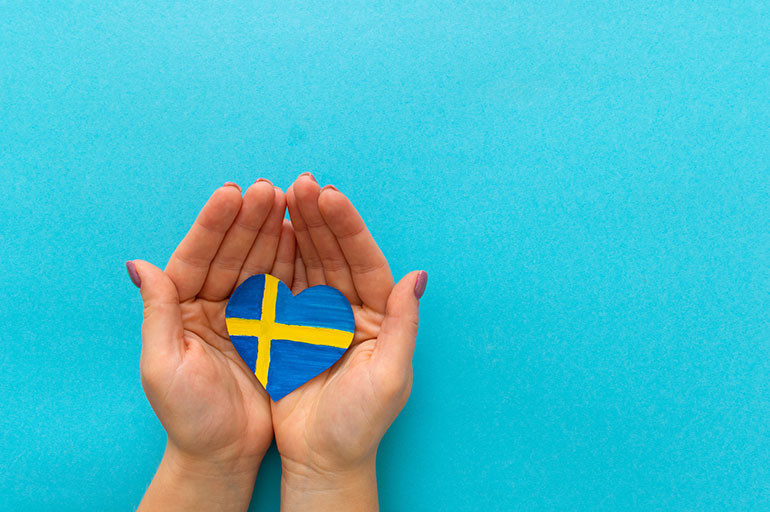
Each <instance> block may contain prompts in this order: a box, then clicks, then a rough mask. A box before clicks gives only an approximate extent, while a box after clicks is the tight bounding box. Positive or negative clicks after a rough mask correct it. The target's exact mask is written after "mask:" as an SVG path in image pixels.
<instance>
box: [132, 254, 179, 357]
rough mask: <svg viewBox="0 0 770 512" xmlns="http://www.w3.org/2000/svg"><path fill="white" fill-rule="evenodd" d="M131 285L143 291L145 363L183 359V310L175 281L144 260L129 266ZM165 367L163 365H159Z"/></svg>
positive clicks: (143, 355) (143, 354)
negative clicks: (181, 357)
mask: <svg viewBox="0 0 770 512" xmlns="http://www.w3.org/2000/svg"><path fill="white" fill-rule="evenodd" d="M126 268H127V270H128V275H129V277H130V278H131V281H133V283H134V284H135V285H136V286H138V287H139V291H140V292H141V294H142V302H143V303H144V322H143V323H142V359H143V361H144V362H145V363H149V364H150V365H151V366H154V364H153V362H152V361H164V360H165V361H166V364H167V363H168V360H169V359H171V360H173V359H174V358H179V357H180V356H181V353H182V338H183V332H184V329H183V327H182V310H181V308H180V307H179V294H178V293H177V289H176V286H175V285H174V282H173V281H171V278H170V277H168V276H167V275H166V273H165V272H163V271H162V270H161V269H159V268H158V267H156V266H155V265H153V264H152V263H148V262H146V261H142V260H134V261H128V262H126ZM159 364H161V363H159Z"/></svg>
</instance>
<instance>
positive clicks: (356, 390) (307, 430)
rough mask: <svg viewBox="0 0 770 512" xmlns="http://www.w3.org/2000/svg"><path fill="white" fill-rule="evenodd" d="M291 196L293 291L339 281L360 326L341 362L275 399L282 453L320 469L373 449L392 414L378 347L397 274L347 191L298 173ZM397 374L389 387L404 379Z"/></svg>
mask: <svg viewBox="0 0 770 512" xmlns="http://www.w3.org/2000/svg"><path fill="white" fill-rule="evenodd" d="M287 201H288V205H289V212H290V214H291V219H292V224H293V227H294V231H295V234H296V239H297V244H298V247H299V252H300V253H301V258H298V260H297V265H296V268H295V273H294V286H293V288H292V291H293V292H294V293H295V294H296V293H299V292H301V291H302V290H303V289H304V288H306V287H308V286H315V285H319V284H329V285H331V286H334V287H335V288H337V289H339V290H340V291H341V292H342V293H343V294H345V296H346V297H347V298H348V300H350V302H351V305H352V308H353V314H354V316H355V325H356V327H355V334H354V338H353V343H352V345H351V347H350V348H349V349H348V350H347V351H346V353H345V354H344V356H343V357H342V358H341V359H340V360H339V361H338V362H337V363H335V364H334V365H333V366H332V367H331V368H329V369H328V370H326V371H325V372H323V373H321V374H320V375H319V376H317V377H316V378H314V379H312V380H311V381H310V382H308V383H306V384H305V385H303V386H302V387H300V388H298V389H297V390H295V391H294V392H292V393H290V394H289V395H287V396H286V397H284V398H283V399H281V400H279V401H278V402H273V403H272V416H273V428H274V430H275V436H276V442H277V443H278V450H279V451H280V453H281V456H282V457H283V458H284V459H288V460H290V461H293V462H297V463H303V464H312V465H315V466H316V467H318V468H320V469H324V467H338V466H339V465H340V464H351V463H355V462H356V461H355V460H354V459H355V458H357V457H360V454H362V453H367V451H368V450H371V449H374V448H372V447H371V445H372V442H373V441H374V440H376V439H379V436H381V435H382V434H383V433H384V429H386V428H387V425H388V424H389V422H390V421H392V418H390V419H389V420H388V419H387V418H389V417H390V416H393V417H395V414H394V413H393V411H392V409H393V407H391V404H390V403H389V402H388V401H387V400H381V399H380V398H382V397H381V396H379V394H380V392H381V391H380V390H381V387H382V384H383V375H385V374H386V373H387V370H388V369H389V368H390V366H388V365H386V364H384V362H386V361H384V358H383V356H382V355H381V354H378V345H379V344H378V343H377V338H378V336H379V335H380V332H381V328H382V326H383V321H384V319H385V317H386V304H387V300H388V297H389V295H390V293H391V290H392V289H393V277H392V275H391V273H390V269H389V267H388V264H387V261H386V260H385V258H384V256H383V255H382V253H381V252H380V250H379V248H378V247H377V245H376V243H374V240H373V239H372V238H371V235H370V234H369V232H368V231H367V230H366V228H365V225H364V224H363V221H362V220H361V218H360V216H359V215H358V213H357V212H356V211H355V209H354V208H353V206H352V205H351V204H350V202H349V201H348V200H347V198H345V197H344V196H343V195H342V194H340V193H339V192H337V191H334V192H333V193H331V192H327V191H326V190H324V193H323V194H321V193H320V191H319V187H318V185H317V184H316V183H315V182H314V181H313V180H311V179H309V178H303V177H301V178H299V179H298V180H297V181H296V182H295V183H294V185H293V186H292V187H291V188H290V189H289V191H288V192H287ZM385 379H386V380H387V376H386V377H385ZM410 379H411V377H410V376H409V380H410ZM396 380H398V379H397V378H394V382H393V384H394V386H391V389H395V388H396V387H399V386H400V385H401V381H399V382H396ZM399 390H400V391H401V392H403V391H404V389H402V388H400V389H399ZM389 392H390V391H389ZM407 393H408V390H407ZM389 398H392V397H389ZM404 399H405V397H404ZM400 400H401V398H400V397H399V398H398V399H397V400H396V402H398V401H400ZM401 405H403V403H401ZM396 406H397V408H400V406H398V404H396ZM395 412H396V413H397V411H395ZM383 417H384V418H386V419H385V420H384V421H383V420H382V418H383ZM383 423H384V426H383ZM375 425H376V426H375ZM372 429H374V430H379V429H381V430H382V431H375V432H372Z"/></svg>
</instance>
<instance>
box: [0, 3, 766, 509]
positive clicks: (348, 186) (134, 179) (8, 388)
mask: <svg viewBox="0 0 770 512" xmlns="http://www.w3.org/2000/svg"><path fill="white" fill-rule="evenodd" d="M728 4H729V5H728ZM769 126H770V4H768V3H767V2H763V1H755V2H721V1H704V2H677V1H670V2H648V1H641V2H614V1H606V2H602V1H586V2H568V1H552V2H534V1H532V2H513V1H488V2H467V1H458V2H438V1H411V2H403V1H391V2H386V3H365V2H342V1H336V2H294V1H280V2H276V1H267V2H245V1H233V2H227V3H225V2H211V1H207V2H202V1H189V2H149V1H135V0H132V1H115V2H101V3H98V2H88V1H82V2H74V1H61V2H27V1H21V0H16V1H10V2H9V1H0V172H1V173H2V178H3V179H2V181H1V184H0V196H1V197H2V200H1V201H0V276H1V279H2V292H1V293H0V325H2V327H3V331H2V339H3V342H2V350H0V366H1V368H2V369H1V370H0V390H1V391H2V398H1V399H0V467H2V477H1V478H0V509H3V510H127V509H132V508H133V507H135V506H136V505H137V504H138V502H139V500H140V498H141V496H142V493H143V491H144V489H145V487H146V486H147V484H148V483H149V481H150V479H151V477H152V474H153V471H154V469H155V466H156V464H157V463H158V461H159V459H160V457H161V454H162V449H163V445H164V440H165V435H164V432H163V430H162V429H161V427H160V424H159V423H158V421H157V420H156V419H155V417H154V416H153V413H152V410H151V409H150V407H149V405H148V404H147V402H146V401H145V398H144V395H143V393H142V389H141V386H140V382H139V366H138V362H139V351H140V332H139V329H140V322H141V304H140V300H139V294H138V293H137V291H136V289H135V288H134V287H133V285H132V284H131V283H130V281H129V280H128V277H127V276H126V272H125V268H124V266H123V264H124V261H125V260H126V259H129V258H145V259H148V260H150V261H152V262H155V263H156V264H158V265H163V264H165V262H166V261H167V258H168V256H169V255H170V254H171V252H172V250H173V249H174V247H175V246H176V244H177V242H178V241H179V240H180V239H181V237H182V236H183V235H184V233H185V232H186V230H187V228H188V226H189V225H190V223H191V222H192V220H193V219H194V217H195V215H196V213H197V211H198V210H199V208H200V207H201V205H202V204H203V202H204V201H205V199H206V198H207V197H208V195H209V194H210V193H211V192H212V191H213V190H214V188H215V187H217V186H219V185H221V184H222V183H223V182H224V181H226V180H233V181H237V182H238V183H240V184H242V185H244V186H245V185H248V184H250V183H251V182H252V181H254V180H255V179H256V178H257V177H260V176H264V177H268V178H270V179H271V180H273V181H274V182H275V183H276V184H277V185H280V186H282V187H284V188H285V187H286V186H288V185H289V184H290V183H291V182H292V181H293V179H294V177H295V176H296V175H297V174H298V173H300V172H302V171H312V172H314V173H315V175H316V176H317V177H318V179H319V181H321V182H322V183H334V184H335V185H337V186H338V187H339V188H340V189H341V190H343V191H344V192H346V193H347V194H349V195H350V197H351V198H352V199H353V200H354V202H355V204H356V205H357V207H358V208H359V209H360V211H361V212H362V213H363V215H364V217H365V219H366V220H367V222H368V224H369V226H370V228H371V230H372V232H373V233H374V235H375V236H376V238H377V240H378V242H379V243H380V245H381V247H382V248H383V250H384V252H385V253H386V255H387V256H388V258H389V260H390V262H391V264H392V268H393V270H394V273H395V274H397V275H398V276H401V275H403V274H404V273H406V272H408V271H410V270H412V269H418V268H425V269H427V270H428V271H429V274H430V282H429V285H428V290H427V293H426V295H425V298H424V300H423V306H422V312H421V313H422V318H421V326H420V335H419V339H418V346H417V352H416V354H415V360H414V368H415V380H414V391H413V393H412V396H411V399H410V401H409V403H408V405H407V406H406V408H405V409H404V411H403V413H402V414H401V416H400V417H399V418H398V420H397V421H396V423H395V424H394V425H393V427H392V428H391V430H390V431H389V432H388V434H387V436H386V437H385V439H384V441H383V443H382V446H381V449H380V456H379V460H378V464H379V481H380V493H381V501H382V504H383V509H384V510H431V511H432V510H460V511H465V510H468V511H470V510H503V511H507V510H517V509H522V510H662V509H666V510H696V509H697V510H739V509H743V510H747V509H754V510H757V509H767V508H768V507H770V486H768V482H770V427H768V425H770V401H769V400H768V396H769V395H768V392H770V386H768V378H769V376H770V324H769V322H768V312H769V311H770V291H769V290H770V222H769V220H770V207H768V194H769V193H770V164H769V163H768V162H770V130H768V127H769ZM279 473H280V467H279V459H278V456H277V453H276V452H275V451H274V449H273V450H271V452H270V453H269V455H268V456H267V458H266V460H265V461H264V464H263V467H262V470H261V474H260V478H259V481H258V483H257V487H256V491H255V498H254V502H253V504H252V510H254V511H262V510H277V508H278V498H279V485H278V484H279V479H280V474H279Z"/></svg>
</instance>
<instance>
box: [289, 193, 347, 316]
mask: <svg viewBox="0 0 770 512" xmlns="http://www.w3.org/2000/svg"><path fill="white" fill-rule="evenodd" d="M292 188H293V190H294V197H295V201H296V203H297V209H298V210H299V215H300V216H301V217H302V221H303V222H304V224H305V226H306V227H307V231H308V233H309V235H310V239H311V242H312V243H313V246H314V247H315V250H316V253H317V254H318V256H319V258H320V260H321V266H322V267H323V272H324V278H325V280H326V284H328V285H330V286H333V287H335V288H337V289H338V290H339V291H341V292H342V294H343V295H345V297H346V298H347V299H348V300H349V301H350V303H351V304H361V300H360V299H359V297H358V294H357V293H356V287H355V285H354V284H353V276H352V275H351V274H350V267H349V266H348V262H347V261H346V260H345V255H344V254H342V249H340V246H339V244H338V243H337V237H336V236H334V233H333V232H332V230H331V229H329V226H327V225H326V221H325V220H324V218H323V216H322V215H321V211H320V210H319V209H318V196H319V193H320V188H319V187H318V183H316V182H315V181H313V180H309V179H301V180H297V181H296V183H294V186H293V187H292ZM324 188H326V187H324Z"/></svg>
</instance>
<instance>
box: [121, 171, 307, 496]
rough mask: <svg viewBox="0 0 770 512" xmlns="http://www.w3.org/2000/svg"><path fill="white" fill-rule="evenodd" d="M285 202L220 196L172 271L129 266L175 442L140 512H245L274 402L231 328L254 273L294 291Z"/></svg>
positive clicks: (154, 387)
mask: <svg viewBox="0 0 770 512" xmlns="http://www.w3.org/2000/svg"><path fill="white" fill-rule="evenodd" d="M285 208H286V201H285V195H284V193H283V192H282V191H281V190H280V189H278V188H277V187H273V185H272V184H271V183H270V182H269V181H267V180H258V181H257V182H255V183H254V184H253V185H252V186H250V187H249V188H248V189H247V190H246V192H245V193H243V195H241V189H240V187H238V186H237V185H235V184H226V185H224V186H222V187H220V188H219V189H217V190H216V191H215V192H214V193H213V194H212V196H211V198H210V199H209V200H208V202H207V203H206V205H205V206H204V207H203V209H202V210H201V212H200V214H199V215H198V218H197V219H196V221H195V223H194V224H193V226H192V227H191V228H190V231H189V232H188V233H187V235H186V236H185V238H184V240H182V242H181V243H180V244H179V246H178V247H177V249H176V250H175V251H174V253H173V255H172V256H171V259H170V260H169V262H168V265H167V266H166V269H165V270H164V271H161V270H160V269H159V268H157V267H155V266H153V265H151V264H150V263H147V262H145V261H141V260H134V261H131V262H128V263H127V267H128V271H129V275H130V276H131V278H132V280H133V281H134V284H136V285H137V286H139V288H140V291H141V295H142V300H143V302H144V323H143V325H142V356H141V376H142V385H143V387H144V390H145V393H146V395H147V398H148V400H149V401H150V404H151V405H152V408H153V409H154V410H155V413H156V414H157V416H158V419H159V420H160V422H161V423H162V424H163V427H164V428H165V429H166V432H167V434H168V441H167V444H166V450H165V453H164V455H163V459H162V461H161V463H160V465H159V467H158V470H157V472H156V474H155V477H154V478H153V480H152V482H151V484H150V486H149V488H148V489H147V492H146V493H145V496H144V498H143V499H142V502H141V504H140V506H139V510H140V511H149V510H164V511H174V510H224V511H227V510H246V509H247V508H248V505H249V501H250V499H251V494H252V491H253V488H254V482H255V479H256V476H257V472H258V470H259V465H260V462H261V461H262V457H263V456H264V454H265V452H266V451H267V449H268V447H269V446H270V443H271V441H272V438H273V428H272V422H271V416H270V399H269V397H268V395H267V393H265V390H264V389H263V388H262V386H261V385H260V384H259V382H258V381H257V379H256V377H255V376H254V374H253V373H252V372H251V371H250V370H249V368H248V367H247V366H246V364H245V363H244V362H243V360H242V359H241V358H240V356H239V355H238V353H237V352H236V350H235V348H234V347H233V345H232V343H231V342H230V339H229V337H228V335H227V329H226V326H225V306H226V305H227V300H228V298H229V297H230V294H231V293H232V290H233V289H234V288H235V287H236V286H237V285H238V284H239V283H241V282H242V281H243V280H245V279H246V278H247V277H249V276H250V275H253V274H259V273H265V272H268V273H271V274H272V275H274V276H276V277H278V278H279V279H281V280H283V281H284V282H285V283H287V285H290V284H291V282H292V278H293V273H294V265H295V262H294V259H295V258H294V252H295V251H294V247H295V242H294V240H295V239H294V235H293V233H292V231H291V226H290V225H289V224H288V221H287V222H286V223H284V220H283V218H284V214H285Z"/></svg>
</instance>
